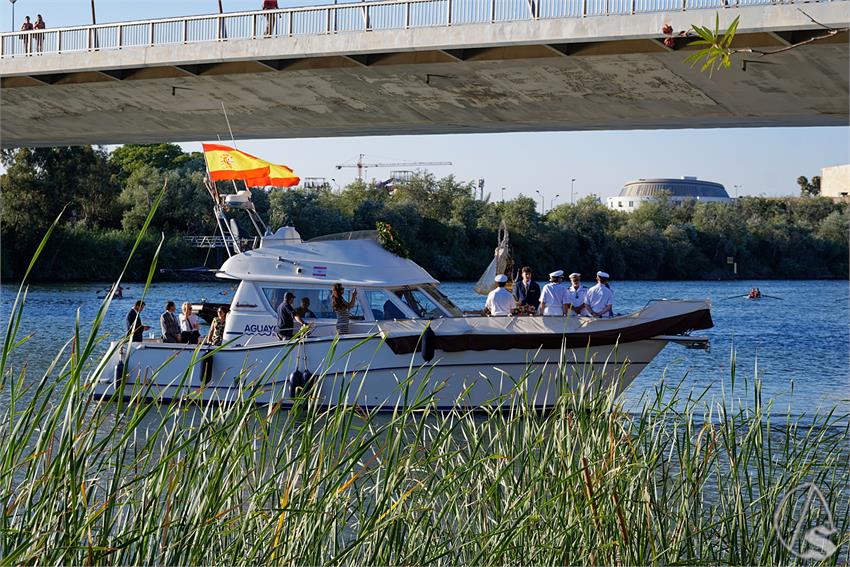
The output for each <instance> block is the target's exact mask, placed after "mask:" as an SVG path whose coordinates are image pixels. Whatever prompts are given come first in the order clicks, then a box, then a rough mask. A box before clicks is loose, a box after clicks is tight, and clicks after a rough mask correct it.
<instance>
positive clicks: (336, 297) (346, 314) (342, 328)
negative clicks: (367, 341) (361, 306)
mask: <svg viewBox="0 0 850 567" xmlns="http://www.w3.org/2000/svg"><path fill="white" fill-rule="evenodd" d="M344 293H345V288H344V287H342V284H341V283H335V284H334V287H333V289H332V290H331V307H333V310H334V313H336V332H337V333H339V334H340V335H345V334H347V333H348V327H349V325H348V321H349V319H350V317H351V313H350V311H351V309H352V308H353V307H354V305H355V303H356V301H357V290H356V289H355V290H354V291H353V292H352V293H351V299H350V300H348V301H346V300H345V295H344Z"/></svg>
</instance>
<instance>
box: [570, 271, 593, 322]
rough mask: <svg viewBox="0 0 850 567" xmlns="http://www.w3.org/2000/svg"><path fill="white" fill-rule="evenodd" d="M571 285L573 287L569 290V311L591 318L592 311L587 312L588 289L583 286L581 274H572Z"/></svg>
mask: <svg viewBox="0 0 850 567" xmlns="http://www.w3.org/2000/svg"><path fill="white" fill-rule="evenodd" d="M570 283H572V285H571V286H570V287H568V288H567V299H568V300H569V307H568V310H569V311H570V312H572V313H574V314H575V315H581V316H582V317H589V316H590V311H588V310H587V300H586V297H587V288H586V287H584V286H583V285H581V274H579V273H578V272H573V273H572V274H570Z"/></svg>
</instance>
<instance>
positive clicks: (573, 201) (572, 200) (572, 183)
mask: <svg viewBox="0 0 850 567" xmlns="http://www.w3.org/2000/svg"><path fill="white" fill-rule="evenodd" d="M575 188H576V178H575V177H573V178H572V179H570V205H575V204H576V197H575Z"/></svg>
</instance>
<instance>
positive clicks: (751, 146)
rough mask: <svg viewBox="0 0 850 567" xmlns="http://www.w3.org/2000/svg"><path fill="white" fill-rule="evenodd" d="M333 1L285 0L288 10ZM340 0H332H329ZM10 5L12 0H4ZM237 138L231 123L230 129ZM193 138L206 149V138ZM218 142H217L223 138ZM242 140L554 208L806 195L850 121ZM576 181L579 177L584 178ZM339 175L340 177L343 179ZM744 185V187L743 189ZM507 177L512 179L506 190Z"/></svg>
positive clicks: (334, 174)
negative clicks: (701, 185)
mask: <svg viewBox="0 0 850 567" xmlns="http://www.w3.org/2000/svg"><path fill="white" fill-rule="evenodd" d="M221 1H222V6H223V8H224V11H225V12H238V11H245V10H255V9H259V8H260V7H261V4H262V1H261V0H250V1H249V0H221ZM320 3H326V2H324V1H314V2H299V1H286V0H279V5H280V7H281V8H287V7H292V6H299V5H305V4H320ZM327 3H329V2H327ZM4 4H5V3H4ZM10 6H11V4H7V5H6V8H7V10H8V11H7V13H6V15H5V16H2V18H3V20H4V21H5V22H6V23H5V25H3V26H2V27H3V29H6V30H8V29H10V27H13V28H14V29H17V28H18V27H19V26H20V22H22V21H23V17H24V16H26V15H29V16H31V17H32V18H35V15H36V14H42V16H43V17H44V19H45V21H46V22H47V26H48V27H49V28H56V27H65V26H74V25H84V24H89V23H91V1H90V0H17V2H16V4H15V19H16V23H15V25H14V26H12V21H11V9H10ZM95 10H96V16H97V22H98V23H107V22H116V21H127V20H137V19H150V18H159V17H162V18H166V17H173V16H185V15H196V14H210V13H215V12H218V0H179V1H176V2H175V1H174V0H170V1H165V0H137V1H127V0H95ZM219 137H220V138H221V140H222V141H224V140H226V139H227V138H228V137H229V135H228V134H227V130H226V127H225V126H223V129H222V132H221V133H220V134H219ZM201 141H202V140H199V141H198V142H197V143H186V144H181V146H182V147H183V148H184V149H186V150H188V151H199V150H200V142H201ZM209 141H216V139H215V137H212V138H211V140H209ZM237 146H238V147H239V148H240V149H243V150H245V151H247V152H249V153H253V154H255V155H258V156H260V157H263V158H265V159H267V160H269V161H273V162H277V163H283V164H286V165H289V166H290V167H292V168H293V169H294V170H295V171H296V173H297V174H298V175H300V176H301V177H302V178H305V177H320V178H321V177H323V178H325V179H327V180H328V181H330V182H331V183H332V184H338V185H340V186H343V185H345V184H347V183H349V182H351V181H352V180H354V178H355V177H356V168H353V167H344V168H342V169H337V168H336V165H338V164H347V165H351V164H354V163H355V162H356V161H357V158H358V156H359V154H365V155H366V157H365V160H364V161H366V162H367V163H375V162H381V163H386V162H393V163H395V162H426V161H451V162H452V165H451V166H435V167H428V168H426V169H428V170H430V171H431V172H433V173H434V174H435V175H437V176H440V177H442V176H444V175H449V174H453V175H455V177H456V178H458V179H460V180H464V181H477V180H478V179H484V182H485V190H484V192H485V194H486V193H490V195H491V199H492V200H499V199H501V198H502V196H504V197H505V198H506V199H511V198H513V197H516V196H517V195H519V194H525V195H528V196H530V197H533V198H536V199H538V200H539V196H538V193H537V191H539V192H540V193H541V194H543V195H544V197H545V208H546V209H548V208H550V207H551V206H552V204H555V205H557V204H559V203H564V202H569V200H570V198H571V195H570V193H571V187H574V189H575V192H574V198H575V199H579V198H581V197H584V196H586V195H588V194H595V195H598V196H600V197H602V198H603V199H604V198H605V197H609V196H612V195H616V194H617V193H618V192H619V190H620V188H621V187H622V186H623V184H624V183H626V182H628V181H631V180H634V179H639V178H654V177H682V176H686V175H689V176H695V177H698V178H700V179H707V180H710V181H716V182H719V183H722V184H723V185H724V186H725V187H726V189H727V191H728V192H729V194H730V195H731V196H735V194H736V193H737V194H738V195H766V196H780V195H796V194H799V187H798V186H797V183H796V179H797V177H799V176H800V175H804V176H806V177H809V178H811V177H812V176H815V175H820V170H821V168H823V167H827V166H831V165H838V164H846V163H850V128H848V127H832V128H749V129H737V128H736V129H731V128H729V129H711V130H635V131H601V132H547V133H543V132H528V133H518V134H458V135H431V136H384V137H352V138H314V139H283V140H237ZM394 169H417V168H416V167H413V166H411V167H404V166H398V167H391V168H374V169H369V170H368V171H367V175H366V177H367V179H372V178H374V179H379V180H380V179H386V178H388V177H389V176H390V172H391V170H394ZM572 179H575V183H574V184H573V183H572V181H571V180H572ZM331 180H333V181H331ZM736 186H737V187H736ZM502 187H504V188H505V190H504V191H502Z"/></svg>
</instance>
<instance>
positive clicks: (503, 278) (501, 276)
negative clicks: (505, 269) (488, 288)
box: [493, 274, 508, 283]
mask: <svg viewBox="0 0 850 567" xmlns="http://www.w3.org/2000/svg"><path fill="white" fill-rule="evenodd" d="M493 280H494V281H495V282H496V283H505V282H507V281H508V276H506V275H505V274H499V275H498V276H496V277H495V278H493Z"/></svg>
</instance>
